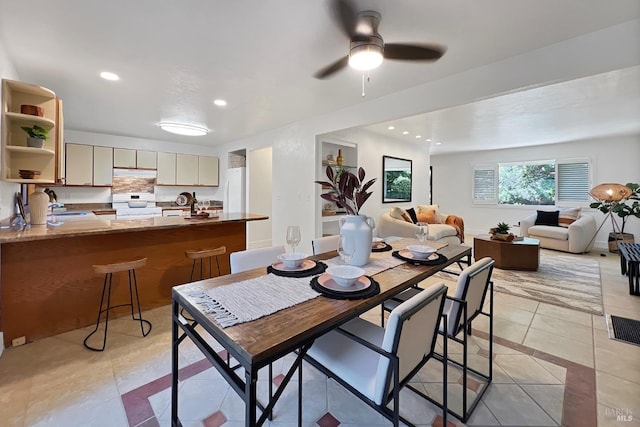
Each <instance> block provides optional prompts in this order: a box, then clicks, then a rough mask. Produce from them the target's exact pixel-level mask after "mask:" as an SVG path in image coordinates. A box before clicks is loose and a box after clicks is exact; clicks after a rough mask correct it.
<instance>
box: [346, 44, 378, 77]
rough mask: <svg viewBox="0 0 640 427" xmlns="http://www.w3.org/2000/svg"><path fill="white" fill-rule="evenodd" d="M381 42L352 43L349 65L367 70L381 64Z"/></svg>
mask: <svg viewBox="0 0 640 427" xmlns="http://www.w3.org/2000/svg"><path fill="white" fill-rule="evenodd" d="M382 58H383V57H382V44H377V43H352V47H351V52H350V53H349V66H350V67H351V68H354V69H356V70H360V71H369V70H373V69H374V68H378V67H379V66H380V64H382Z"/></svg>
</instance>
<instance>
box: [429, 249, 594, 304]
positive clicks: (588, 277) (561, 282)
mask: <svg viewBox="0 0 640 427" xmlns="http://www.w3.org/2000/svg"><path fill="white" fill-rule="evenodd" d="M439 274H441V273H439ZM446 276H448V275H445V276H443V277H442V279H445V277H446ZM446 279H449V280H450V276H448V277H446ZM492 279H493V287H494V290H495V291H497V292H502V293H505V294H510V295H516V296H519V297H522V298H529V299H533V300H537V301H541V302H544V303H547V304H553V305H558V306H561V307H566V308H570V309H572V310H580V311H584V312H587V313H591V314H598V315H602V314H603V313H604V312H603V308H602V289H601V286H600V264H599V263H598V261H596V260H594V259H591V258H586V257H581V256H580V255H563V254H559V253H556V252H542V251H541V252H540V266H539V267H538V271H515V270H500V269H498V268H494V269H493V276H492Z"/></svg>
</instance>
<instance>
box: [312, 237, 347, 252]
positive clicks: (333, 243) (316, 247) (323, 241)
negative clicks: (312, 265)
mask: <svg viewBox="0 0 640 427" xmlns="http://www.w3.org/2000/svg"><path fill="white" fill-rule="evenodd" d="M338 240H340V235H339V234H335V235H332V236H324V237H319V238H317V239H313V240H312V241H311V246H312V247H313V254H314V255H318V254H321V253H324V252H330V251H335V250H337V249H338Z"/></svg>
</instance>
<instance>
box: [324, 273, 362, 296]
mask: <svg viewBox="0 0 640 427" xmlns="http://www.w3.org/2000/svg"><path fill="white" fill-rule="evenodd" d="M318 285H320V286H322V287H323V288H325V289H329V290H332V291H336V292H357V291H362V290H365V289H367V288H368V287H369V286H371V280H369V278H368V277H367V276H360V278H359V279H358V281H357V282H356V283H354V284H353V285H351V286H347V287H344V286H340V285H338V284H337V283H336V282H334V281H333V279H332V278H331V276H329V275H328V274H326V273H325V274H321V275H320V276H318Z"/></svg>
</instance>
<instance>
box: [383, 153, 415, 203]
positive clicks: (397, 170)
mask: <svg viewBox="0 0 640 427" xmlns="http://www.w3.org/2000/svg"><path fill="white" fill-rule="evenodd" d="M411 168H412V164H411V160H408V159H400V158H398V157H392V156H382V203H396V202H410V201H411V172H412V169H411Z"/></svg>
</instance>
